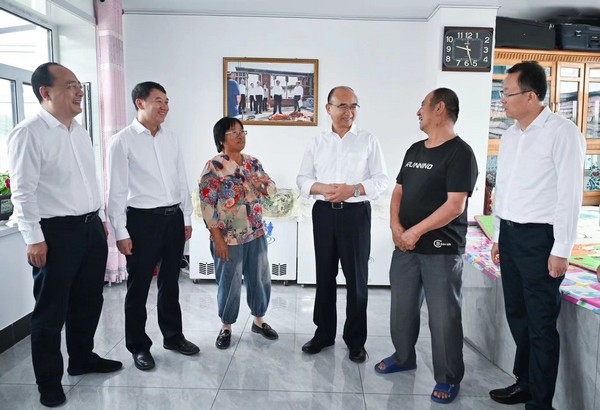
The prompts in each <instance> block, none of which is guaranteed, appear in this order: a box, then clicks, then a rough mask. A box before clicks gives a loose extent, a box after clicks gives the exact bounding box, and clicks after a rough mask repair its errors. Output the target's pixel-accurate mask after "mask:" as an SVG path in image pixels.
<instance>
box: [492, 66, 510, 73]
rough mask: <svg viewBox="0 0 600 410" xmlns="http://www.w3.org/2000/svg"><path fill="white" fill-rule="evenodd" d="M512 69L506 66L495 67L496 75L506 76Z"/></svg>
mask: <svg viewBox="0 0 600 410" xmlns="http://www.w3.org/2000/svg"><path fill="white" fill-rule="evenodd" d="M509 68H510V67H508V66H505V65H495V66H494V74H506V70H508V69H509Z"/></svg>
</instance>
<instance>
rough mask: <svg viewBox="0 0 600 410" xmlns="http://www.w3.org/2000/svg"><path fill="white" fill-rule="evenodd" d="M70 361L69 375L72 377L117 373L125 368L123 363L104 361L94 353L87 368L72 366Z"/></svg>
mask: <svg viewBox="0 0 600 410" xmlns="http://www.w3.org/2000/svg"><path fill="white" fill-rule="evenodd" d="M70 362H71V361H70V360H69V367H68V368H67V373H69V374H70V375H71V376H79V375H81V374H86V373H110V372H116V371H117V370H119V369H120V368H122V367H123V363H121V362H119V361H116V360H109V359H103V358H101V357H100V356H98V355H97V354H96V353H92V355H91V356H90V359H89V361H88V363H87V364H86V365H85V366H74V365H71V363H70Z"/></svg>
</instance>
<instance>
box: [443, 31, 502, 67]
mask: <svg viewBox="0 0 600 410" xmlns="http://www.w3.org/2000/svg"><path fill="white" fill-rule="evenodd" d="M493 42H494V29H493V28H491V27H444V39H443V41H442V44H443V49H444V52H443V54H442V70H443V71H490V69H491V67H492V55H493V54H492V53H493V49H492V46H493Z"/></svg>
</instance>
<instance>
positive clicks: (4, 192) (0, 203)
mask: <svg viewBox="0 0 600 410" xmlns="http://www.w3.org/2000/svg"><path fill="white" fill-rule="evenodd" d="M10 195H11V192H10V175H8V171H6V172H0V221H5V220H7V219H8V217H9V216H11V215H12V213H13V205H12V202H11V201H10Z"/></svg>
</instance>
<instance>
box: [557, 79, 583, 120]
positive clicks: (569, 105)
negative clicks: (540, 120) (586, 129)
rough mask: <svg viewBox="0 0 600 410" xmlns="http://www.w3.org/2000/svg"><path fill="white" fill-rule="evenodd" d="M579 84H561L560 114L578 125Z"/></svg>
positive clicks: (570, 82)
mask: <svg viewBox="0 0 600 410" xmlns="http://www.w3.org/2000/svg"><path fill="white" fill-rule="evenodd" d="M578 94H579V83H576V82H573V81H561V82H560V112H559V114H560V115H562V116H563V117H565V118H566V119H568V120H571V121H573V122H574V123H575V124H577V97H578Z"/></svg>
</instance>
